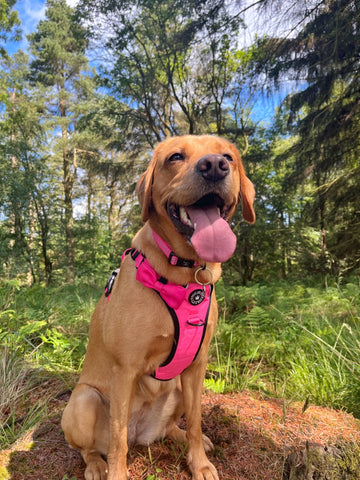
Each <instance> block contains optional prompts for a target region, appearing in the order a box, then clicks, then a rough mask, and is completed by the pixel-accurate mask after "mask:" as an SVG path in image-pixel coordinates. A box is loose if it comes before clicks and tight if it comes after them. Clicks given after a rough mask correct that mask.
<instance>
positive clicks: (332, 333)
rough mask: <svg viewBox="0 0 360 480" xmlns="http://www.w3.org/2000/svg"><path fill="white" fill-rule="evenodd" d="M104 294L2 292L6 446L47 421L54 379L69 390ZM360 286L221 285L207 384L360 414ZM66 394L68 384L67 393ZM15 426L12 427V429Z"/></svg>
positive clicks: (85, 290) (0, 396)
mask: <svg viewBox="0 0 360 480" xmlns="http://www.w3.org/2000/svg"><path fill="white" fill-rule="evenodd" d="M101 292H102V287H100V288H97V287H93V286H88V285H84V284H82V285H78V286H75V287H74V286H69V285H64V286H59V287H51V288H46V287H45V286H43V285H35V286H32V287H22V286H21V285H20V284H19V283H18V282H17V281H14V280H13V281H10V282H5V283H4V284H3V285H2V287H1V288H0V305H3V309H2V311H0V345H1V347H0V348H1V354H2V356H1V364H0V416H1V423H2V425H3V427H2V428H1V430H0V443H1V444H2V445H3V444H5V445H9V444H11V443H12V442H14V441H15V440H16V438H18V436H19V435H20V434H21V433H22V432H24V431H26V429H28V428H31V426H32V425H33V424H34V423H36V422H37V421H38V420H39V418H40V417H41V416H43V415H45V414H46V398H44V399H43V401H42V403H41V404H38V403H36V404H35V405H29V404H28V402H27V400H28V399H29V398H30V397H31V392H32V390H33V389H35V388H38V386H39V385H40V384H42V383H43V382H44V381H46V375H49V374H50V373H51V374H52V375H56V376H58V377H59V378H61V379H62V381H63V384H64V385H66V382H67V378H68V374H69V372H78V371H79V370H80V369H81V365H82V361H83V358H84V354H85V351H86V345H87V338H88V337H87V335H88V325H89V320H90V317H91V314H92V311H93V309H94V306H95V304H96V302H97V300H98V298H99V297H100V295H101ZM358 292H359V281H358V279H353V280H351V279H349V280H348V281H347V282H344V283H343V284H338V283H336V282H335V281H333V282H332V283H331V282H330V281H328V284H327V286H321V285H320V284H319V282H318V283H316V282H315V281H314V282H311V281H310V280H308V281H307V282H302V283H300V282H297V281H292V282H283V281H277V282H272V283H258V284H253V285H250V286H247V287H240V286H231V287H229V286H225V285H224V284H223V283H221V282H220V284H218V286H217V298H218V301H219V306H220V318H219V326H218V329H217V331H216V335H215V338H214V341H213V343H212V346H211V352H210V359H209V368H208V373H207V378H206V381H205V386H206V387H207V388H209V389H211V390H214V391H215V392H217V393H222V392H226V391H230V390H237V391H239V390H244V389H256V390H260V391H262V392H265V393H266V394H267V395H269V396H275V397H282V398H284V399H286V401H287V402H291V401H294V400H298V401H301V402H303V403H305V402H306V401H307V402H311V403H315V404H318V405H326V406H332V407H334V408H344V409H346V410H348V411H350V412H353V413H354V414H355V415H357V416H360V405H359V402H358V398H359V395H360V361H359V359H358V352H359V347H360V328H359V326H358V321H359V317H360V297H359V293H358ZM64 388H65V387H64ZM4 425H5V426H4Z"/></svg>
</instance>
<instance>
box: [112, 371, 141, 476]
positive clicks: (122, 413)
mask: <svg viewBox="0 0 360 480" xmlns="http://www.w3.org/2000/svg"><path fill="white" fill-rule="evenodd" d="M135 385H136V375H135V372H132V369H131V368H128V367H126V368H122V367H120V366H114V367H113V369H112V385H111V393H110V445H109V452H108V466H109V474H108V480H127V452H128V443H127V430H128V422H129V418H130V413H131V406H132V403H133V398H134V393H135Z"/></svg>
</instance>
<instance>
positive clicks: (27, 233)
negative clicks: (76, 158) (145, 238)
mask: <svg viewBox="0 0 360 480" xmlns="http://www.w3.org/2000/svg"><path fill="white" fill-rule="evenodd" d="M28 70H29V64H28V57H27V55H25V54H24V53H23V52H21V51H19V52H17V53H16V54H15V55H14V57H13V59H11V60H10V59H5V60H4V61H3V63H2V69H1V75H0V79H1V80H2V82H3V83H4V84H5V85H6V92H7V94H8V97H7V99H6V100H5V101H4V102H3V104H2V107H3V108H2V115H1V136H0V138H1V149H0V155H1V162H0V164H1V167H2V168H1V169H0V178H1V184H2V185H3V188H2V194H1V195H0V204H1V206H2V211H1V213H2V215H3V217H4V221H3V222H2V223H3V226H5V229H6V230H5V231H4V232H3V234H2V236H3V239H2V240H3V241H2V242H1V243H2V245H3V248H4V249H6V250H7V254H6V253H5V252H4V251H2V252H1V256H2V257H7V258H8V261H7V262H6V263H5V265H6V269H7V273H9V274H12V275H13V274H15V273H22V272H24V271H26V269H28V282H32V281H35V280H36V278H39V277H40V278H42V277H44V278H45V279H46V281H47V282H49V281H50V278H51V273H52V261H51V258H50V255H49V229H50V226H51V219H50V218H49V217H51V216H53V215H54V213H55V211H54V210H53V207H54V201H53V200H54V185H56V183H57V182H56V181H54V180H55V178H54V172H51V169H50V168H49V165H48V164H47V162H46V157H45V151H46V147H47V137H46V131H45V129H44V126H43V124H41V123H40V122H39V111H41V110H42V109H43V99H42V98H41V96H39V95H38V92H37V91H36V90H32V89H31V88H30V86H29V83H28V81H27V78H28ZM9 232H10V235H9ZM39 250H40V251H39ZM41 263H42V264H43V268H42V270H43V272H44V273H40V267H39V265H40V264H41Z"/></svg>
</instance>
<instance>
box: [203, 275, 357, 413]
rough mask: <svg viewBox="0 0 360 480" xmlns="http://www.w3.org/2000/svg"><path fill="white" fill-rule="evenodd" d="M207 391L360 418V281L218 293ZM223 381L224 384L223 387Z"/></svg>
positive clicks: (259, 286)
mask: <svg viewBox="0 0 360 480" xmlns="http://www.w3.org/2000/svg"><path fill="white" fill-rule="evenodd" d="M218 290H219V292H218V298H219V304H220V307H221V315H220V321H219V328H218V330H217V333H216V337H215V342H214V344H213V348H212V354H211V364H210V368H209V377H210V378H209V379H208V380H207V382H208V385H209V384H211V382H213V383H215V384H217V385H219V384H223V385H224V386H225V389H233V390H239V389H242V388H244V386H245V387H246V388H255V389H258V390H261V391H263V392H265V393H267V394H269V395H272V396H281V397H285V398H294V399H296V400H300V401H305V400H306V399H307V398H310V401H311V402H313V403H316V404H319V405H327V406H332V407H335V408H346V409H347V410H349V411H351V412H353V413H354V414H355V415H357V416H360V405H359V402H358V397H359V393H360V360H359V357H358V352H359V347H360V330H359V326H358V320H359V317H360V297H359V293H358V292H359V281H358V279H356V280H354V281H348V283H344V284H343V285H339V284H337V283H335V282H334V283H333V284H332V285H330V282H329V284H328V286H327V287H322V286H320V285H319V284H311V283H310V282H308V284H304V283H299V282H289V283H286V282H277V283H272V284H254V285H252V286H249V287H231V288H229V287H227V288H225V287H224V286H223V285H220V289H218ZM222 380H225V381H224V382H223V383H221V382H222Z"/></svg>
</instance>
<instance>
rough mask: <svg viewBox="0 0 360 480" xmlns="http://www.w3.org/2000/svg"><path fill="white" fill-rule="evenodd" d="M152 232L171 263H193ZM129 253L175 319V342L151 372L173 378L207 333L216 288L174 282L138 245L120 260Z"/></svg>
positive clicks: (139, 274)
mask: <svg viewBox="0 0 360 480" xmlns="http://www.w3.org/2000/svg"><path fill="white" fill-rule="evenodd" d="M153 235H154V239H155V241H156V243H157V244H158V246H159V248H160V249H161V250H162V251H163V253H165V255H166V256H167V258H168V261H169V263H170V264H171V265H180V266H187V267H189V266H193V265H194V262H192V261H189V260H184V259H181V258H180V257H177V256H176V255H175V254H174V253H173V252H172V251H171V248H170V247H169V245H167V243H166V242H164V240H162V239H161V238H160V237H159V236H158V235H157V234H156V233H155V232H153ZM128 254H130V256H131V258H132V259H133V260H134V261H135V266H136V279H137V280H138V281H139V282H141V283H142V284H143V285H144V286H145V287H147V288H151V289H153V290H155V291H156V292H157V293H158V294H159V296H160V297H161V299H162V300H163V302H164V303H165V305H166V307H167V309H168V311H169V313H170V315H171V318H172V320H173V322H174V329H175V333H174V343H173V346H172V349H171V352H170V355H169V356H168V358H167V359H166V360H165V362H163V363H162V364H161V365H160V366H159V367H158V368H157V369H156V371H155V372H154V373H153V374H152V376H153V377H154V378H156V379H158V380H170V379H172V378H174V377H176V376H178V375H180V374H181V373H182V372H183V371H184V370H185V369H186V368H187V367H188V366H189V365H191V363H192V362H193V361H194V360H195V358H196V356H197V354H198V352H199V350H200V347H201V345H202V342H203V339H204V336H205V331H206V326H207V321H208V316H209V310H210V303H211V294H212V290H213V287H212V285H202V284H198V283H189V284H188V285H186V286H182V285H178V284H176V283H171V282H169V281H168V280H167V279H166V278H164V277H161V276H160V275H158V274H157V273H156V272H155V270H154V269H153V267H152V266H151V265H150V263H149V261H148V260H147V259H146V257H145V255H144V254H143V253H141V252H140V251H139V250H136V249H135V248H130V249H127V250H125V252H124V253H123V255H122V257H121V260H123V259H124V258H125V256H126V255H128ZM190 264H191V265H190ZM199 268H200V267H199ZM116 273H117V272H116ZM116 273H115V272H114V273H113V276H112V277H110V279H109V282H111V279H112V282H111V284H110V285H109V282H108V285H107V287H106V290H105V295H106V296H109V295H110V293H111V286H112V284H113V282H114V280H115V277H116ZM114 275H115V276H114Z"/></svg>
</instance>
